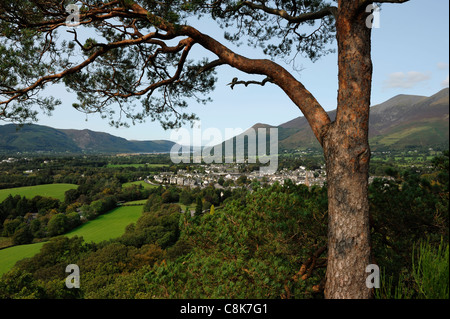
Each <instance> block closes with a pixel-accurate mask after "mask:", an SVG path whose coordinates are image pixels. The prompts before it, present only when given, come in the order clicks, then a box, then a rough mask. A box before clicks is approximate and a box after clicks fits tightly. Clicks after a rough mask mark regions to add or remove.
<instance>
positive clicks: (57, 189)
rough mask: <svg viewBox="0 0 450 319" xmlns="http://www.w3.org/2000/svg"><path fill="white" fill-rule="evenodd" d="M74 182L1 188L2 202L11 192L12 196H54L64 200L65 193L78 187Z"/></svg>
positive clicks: (0, 197)
mask: <svg viewBox="0 0 450 319" xmlns="http://www.w3.org/2000/svg"><path fill="white" fill-rule="evenodd" d="M77 187H78V186H77V185H74V184H45V185H36V186H25V187H16V188H6V189H0V202H2V201H4V200H5V198H7V197H8V195H9V194H11V195H12V196H15V195H20V196H25V197H27V198H28V199H32V198H33V197H35V196H38V195H39V196H42V197H52V198H55V199H59V200H60V201H64V193H65V192H66V191H68V190H69V189H75V188H77Z"/></svg>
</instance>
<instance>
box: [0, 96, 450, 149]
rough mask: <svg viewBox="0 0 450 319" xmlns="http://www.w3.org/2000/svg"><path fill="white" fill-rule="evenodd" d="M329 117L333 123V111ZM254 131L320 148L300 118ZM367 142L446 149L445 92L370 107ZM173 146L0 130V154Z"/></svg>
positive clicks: (33, 129)
mask: <svg viewBox="0 0 450 319" xmlns="http://www.w3.org/2000/svg"><path fill="white" fill-rule="evenodd" d="M328 114H329V116H330V118H331V120H334V118H335V117H336V110H333V111H330V112H328ZM257 128H266V129H268V128H277V129H278V147H279V151H285V150H286V151H289V150H294V149H300V150H301V149H307V148H320V145H319V143H318V142H317V140H316V139H315V137H314V135H313V133H312V130H311V128H310V127H309V124H308V122H307V121H306V119H305V117H303V116H300V117H297V118H295V119H293V120H291V121H288V122H286V123H283V124H281V125H278V126H273V125H268V124H261V123H258V124H255V125H254V126H252V127H251V128H250V129H253V130H256V129H257ZM250 129H249V130H250ZM247 133H248V131H246V132H244V133H242V134H241V135H245V134H247ZM237 140H238V141H239V140H242V141H245V139H237ZM369 141H370V145H371V149H372V150H389V149H400V150H401V149H407V148H418V147H420V148H423V147H437V148H448V145H449V89H448V88H446V89H443V90H441V91H439V92H438V93H436V94H434V95H432V96H430V97H426V96H419V95H404V94H402V95H397V96H395V97H393V98H391V99H389V100H387V101H386V102H384V103H381V104H378V105H374V106H372V107H371V110H370V121H369ZM174 144H175V143H174V142H171V141H167V140H155V141H130V140H126V139H124V138H121V137H117V136H113V135H111V134H108V133H103V132H94V131H91V130H87V129H85V130H75V129H55V128H51V127H48V126H41V125H35V124H31V125H24V126H23V127H21V128H17V126H16V125H14V124H6V125H1V126H0V153H16V152H52V153H166V152H170V150H171V148H172V146H173V145H174Z"/></svg>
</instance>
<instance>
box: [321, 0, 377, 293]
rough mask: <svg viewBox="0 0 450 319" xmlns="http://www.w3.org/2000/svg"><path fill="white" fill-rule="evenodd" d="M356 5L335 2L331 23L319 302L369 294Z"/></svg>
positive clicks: (364, 107)
mask: <svg viewBox="0 0 450 319" xmlns="http://www.w3.org/2000/svg"><path fill="white" fill-rule="evenodd" d="M358 2H359V1H353V0H350V1H349V0H341V1H339V12H338V18H337V24H336V31H337V41H338V66H339V75H338V78H339V91H338V107H337V114H336V120H335V121H334V122H332V123H331V124H330V126H329V128H328V131H327V133H326V135H325V137H324V139H323V149H324V155H325V161H326V165H327V181H328V201H329V202H328V266H327V274H326V284H325V297H326V298H332V299H344V298H345V299H350V298H351V299H355V298H356V299H365V298H369V297H370V293H371V291H370V289H368V288H367V287H366V284H365V280H366V277H367V276H368V275H369V274H367V273H366V272H365V269H366V267H367V265H369V264H370V232H369V202H368V177H369V175H368V172H369V159H370V149H369V142H368V125H369V108H370V94H371V81H372V62H371V52H370V50H371V46H370V37H371V30H370V29H369V28H368V27H367V26H366V23H365V22H366V21H365V20H366V17H367V14H366V13H365V12H364V10H363V12H358V10H360V9H359V8H358V7H357V4H358Z"/></svg>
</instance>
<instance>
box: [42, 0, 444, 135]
mask: <svg viewBox="0 0 450 319" xmlns="http://www.w3.org/2000/svg"><path fill="white" fill-rule="evenodd" d="M379 17H380V20H379V22H380V25H379V28H375V29H373V35H372V60H373V65H374V73H373V83H372V105H376V104H379V103H382V102H384V101H386V100H387V99H389V98H391V97H393V96H395V95H398V94H415V95H425V96H430V95H433V94H435V93H436V92H438V91H439V90H441V89H443V88H444V87H448V81H449V80H448V74H449V42H448V41H449V34H448V30H449V2H448V1H447V0H411V1H410V2H407V3H405V4H401V5H399V4H383V6H382V9H381V11H380V15H379ZM195 27H197V28H198V29H199V30H200V31H202V32H204V33H206V34H209V35H211V36H214V37H216V38H219V39H220V38H223V37H222V34H223V30H220V29H219V28H218V27H216V26H215V24H214V23H212V22H211V21H200V22H197V23H196V25H195ZM222 43H224V44H226V45H227V46H228V47H230V48H232V49H234V50H235V52H236V53H239V54H242V55H245V56H248V57H263V55H262V53H260V52H259V51H258V50H256V51H255V50H253V49H250V48H248V47H246V46H244V45H242V46H240V47H238V48H236V47H235V46H233V45H231V44H229V43H226V42H225V41H222ZM333 44H334V45H336V42H334V43H333ZM194 53H195V56H198V57H202V56H207V57H210V58H212V59H214V56H212V55H211V54H210V53H208V52H206V51H205V50H203V49H202V48H200V47H199V48H197V49H196V50H195V52H194ZM277 62H278V61H277ZM297 63H298V64H299V65H301V66H302V71H301V72H296V71H294V70H292V69H289V66H287V68H288V69H289V71H291V72H292V73H293V75H294V76H295V77H296V78H297V79H298V80H300V81H301V82H302V83H303V84H304V85H305V87H306V88H307V89H308V90H309V91H310V92H311V93H312V94H313V95H314V96H315V97H316V98H317V100H318V101H319V102H320V103H321V104H322V105H323V107H324V108H325V109H326V110H332V109H335V108H336V98H337V55H336V54H330V55H327V56H325V57H323V58H321V59H320V60H319V61H317V62H315V63H312V62H311V61H309V60H306V59H302V58H299V59H298V60H297ZM217 71H218V74H217V76H218V77H219V81H218V82H217V85H216V90H215V91H214V92H213V93H212V95H211V97H212V99H213V102H212V103H209V104H207V105H198V104H196V103H195V102H192V103H191V104H190V106H189V109H188V110H189V112H194V113H196V114H197V116H198V117H199V118H200V120H201V123H202V128H204V129H206V128H208V127H214V128H218V129H219V130H220V131H221V132H223V134H224V132H225V128H241V129H244V130H245V129H247V128H249V127H251V126H252V125H254V124H255V123H266V124H271V125H279V124H282V123H284V122H287V121H289V120H292V119H294V118H296V117H298V116H302V114H301V112H300V111H299V110H298V108H297V107H296V106H295V105H294V104H293V103H292V102H291V101H290V100H289V99H288V98H287V96H286V95H285V94H284V92H282V91H281V89H279V88H278V87H277V86H275V85H273V84H266V86H264V87H261V86H249V87H244V86H236V87H235V88H234V90H231V89H230V87H229V86H227V85H226V84H227V83H230V82H231V79H232V78H233V77H235V76H236V77H239V79H244V80H250V79H254V77H252V76H249V75H246V74H243V73H241V72H239V71H237V70H235V69H232V68H230V67H228V66H222V67H219V68H218V69H217ZM46 92H47V94H51V95H53V96H55V97H58V98H60V99H61V100H62V105H61V106H59V107H58V108H57V109H56V110H55V111H54V112H53V116H51V117H47V116H45V115H41V116H40V117H39V122H38V123H37V124H40V125H48V126H52V127H56V128H73V129H90V130H94V131H102V132H107V133H110V134H113V135H116V136H121V137H124V138H126V139H130V140H155V139H169V138H170V133H171V132H170V131H165V130H163V129H162V127H161V125H160V124H159V123H158V122H152V121H150V119H148V120H147V121H146V122H145V123H143V124H137V125H134V126H133V125H131V127H129V128H119V129H116V128H114V127H111V126H109V124H108V122H107V120H102V119H100V117H99V116H97V115H89V116H88V117H87V118H86V115H84V114H82V113H79V112H77V111H75V110H74V109H72V107H71V104H72V103H73V102H75V96H74V95H71V94H69V93H67V92H66V91H65V88H64V87H63V86H61V85H58V86H52V87H49V88H48V89H47V91H46ZM186 127H188V125H187V126H186Z"/></svg>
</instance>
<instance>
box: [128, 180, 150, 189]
mask: <svg viewBox="0 0 450 319" xmlns="http://www.w3.org/2000/svg"><path fill="white" fill-rule="evenodd" d="M132 185H142V186H144V187H145V188H157V187H158V186H157V185H151V184H149V183H146V182H144V181H136V182H129V183H123V184H122V188H126V187H130V186H132Z"/></svg>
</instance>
